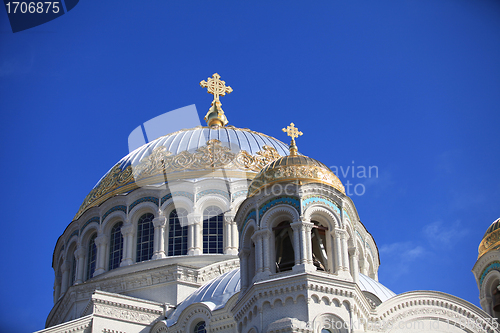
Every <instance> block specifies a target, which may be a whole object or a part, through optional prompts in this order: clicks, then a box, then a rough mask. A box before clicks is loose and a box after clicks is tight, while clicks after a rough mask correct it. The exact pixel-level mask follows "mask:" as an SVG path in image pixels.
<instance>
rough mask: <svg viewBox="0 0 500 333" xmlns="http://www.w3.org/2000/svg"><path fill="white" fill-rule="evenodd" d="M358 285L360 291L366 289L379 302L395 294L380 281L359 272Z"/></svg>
mask: <svg viewBox="0 0 500 333" xmlns="http://www.w3.org/2000/svg"><path fill="white" fill-rule="evenodd" d="M358 276H359V280H358V285H359V289H361V290H362V291H367V292H370V293H372V294H373V295H375V296H377V297H378V299H379V300H380V301H381V302H385V301H387V300H388V299H389V298H391V297H393V296H396V294H395V293H394V292H393V291H392V290H390V289H389V288H387V287H386V286H384V285H383V284H382V283H380V282H378V281H375V280H374V279H372V278H370V277H368V276H366V275H363V274H361V273H359V275H358Z"/></svg>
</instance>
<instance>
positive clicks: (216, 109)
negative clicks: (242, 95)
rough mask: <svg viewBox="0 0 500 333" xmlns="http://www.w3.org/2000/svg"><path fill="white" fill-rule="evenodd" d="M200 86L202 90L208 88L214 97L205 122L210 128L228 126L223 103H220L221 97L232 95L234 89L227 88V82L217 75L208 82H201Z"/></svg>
mask: <svg viewBox="0 0 500 333" xmlns="http://www.w3.org/2000/svg"><path fill="white" fill-rule="evenodd" d="M200 86H201V87H202V88H207V92H208V93H209V94H212V95H214V100H213V101H212V106H211V107H210V109H209V110H208V113H207V115H206V116H205V121H206V122H207V123H208V126H212V125H215V126H217V125H218V126H226V125H227V123H228V121H227V118H226V116H225V115H224V111H222V107H221V106H222V103H221V102H220V99H219V97H220V96H225V95H226V93H228V94H229V93H231V92H232V91H233V88H231V87H230V86H226V82H225V81H222V80H221V79H220V75H219V74H217V73H215V74H214V75H212V77H211V78H208V79H207V81H205V80H203V81H201V82H200Z"/></svg>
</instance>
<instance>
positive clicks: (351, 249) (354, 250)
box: [349, 247, 359, 256]
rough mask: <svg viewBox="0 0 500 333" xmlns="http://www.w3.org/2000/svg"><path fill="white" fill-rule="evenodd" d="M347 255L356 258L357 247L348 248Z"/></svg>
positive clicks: (357, 253)
mask: <svg viewBox="0 0 500 333" xmlns="http://www.w3.org/2000/svg"><path fill="white" fill-rule="evenodd" d="M349 255H351V256H358V255H359V250H358V248H357V247H350V248H349Z"/></svg>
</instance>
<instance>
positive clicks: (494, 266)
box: [479, 261, 500, 286]
mask: <svg viewBox="0 0 500 333" xmlns="http://www.w3.org/2000/svg"><path fill="white" fill-rule="evenodd" d="M491 271H499V272H500V261H493V262H492V263H491V264H489V265H488V267H486V268H485V269H484V270H483V272H482V273H481V277H480V278H479V285H480V286H481V285H483V280H484V278H485V277H486V275H488V273H489V272H491Z"/></svg>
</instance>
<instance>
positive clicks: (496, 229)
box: [478, 218, 500, 258]
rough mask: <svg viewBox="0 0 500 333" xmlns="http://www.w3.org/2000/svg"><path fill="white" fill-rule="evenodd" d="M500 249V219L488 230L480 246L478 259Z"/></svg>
mask: <svg viewBox="0 0 500 333" xmlns="http://www.w3.org/2000/svg"><path fill="white" fill-rule="evenodd" d="M498 248H500V218H498V219H497V220H496V221H495V222H493V223H492V224H491V225H490V227H489V228H488V229H487V230H486V233H485V234H484V236H483V239H482V240H481V243H480V244H479V249H478V252H479V255H478V258H479V257H481V256H482V255H483V254H485V253H486V252H489V251H493V250H496V249H498Z"/></svg>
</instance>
